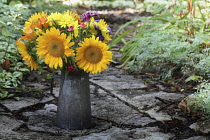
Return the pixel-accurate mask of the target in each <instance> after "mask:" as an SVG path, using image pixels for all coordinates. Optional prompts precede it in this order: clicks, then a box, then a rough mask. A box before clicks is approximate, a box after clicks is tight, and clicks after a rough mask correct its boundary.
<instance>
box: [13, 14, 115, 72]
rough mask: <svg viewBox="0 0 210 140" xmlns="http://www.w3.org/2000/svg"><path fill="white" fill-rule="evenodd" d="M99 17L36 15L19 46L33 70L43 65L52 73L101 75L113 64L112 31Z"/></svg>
mask: <svg viewBox="0 0 210 140" xmlns="http://www.w3.org/2000/svg"><path fill="white" fill-rule="evenodd" d="M97 17H99V15H98V14H97V13H94V12H86V13H84V14H82V15H81V16H79V15H78V14H76V13H73V12H72V11H69V10H68V11H65V12H63V13H57V12H56V13H51V14H49V15H48V14H47V13H44V12H40V13H35V14H33V15H32V16H31V17H30V18H29V19H28V20H27V21H26V22H25V25H24V28H23V36H22V37H21V38H20V39H18V41H17V42H16V45H17V46H18V47H17V48H18V50H19V51H20V54H21V56H22V59H23V61H25V62H27V64H28V67H30V68H31V70H37V69H38V68H39V67H40V66H41V65H42V64H46V65H48V66H49V67H50V68H53V69H58V68H60V69H63V70H67V71H76V70H79V69H83V70H84V71H85V72H87V73H92V74H94V73H99V72H102V71H103V70H105V69H107V65H109V64H110V61H112V60H111V59H112V52H111V51H110V48H109V47H108V46H107V44H106V43H108V42H109V41H110V40H111V37H112V30H111V28H110V27H109V25H108V24H107V23H106V22H105V21H104V20H103V19H97V20H96V19H95V18H97Z"/></svg>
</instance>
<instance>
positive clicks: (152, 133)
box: [72, 127, 173, 140]
mask: <svg viewBox="0 0 210 140" xmlns="http://www.w3.org/2000/svg"><path fill="white" fill-rule="evenodd" d="M172 137H173V135H172V134H170V133H168V134H164V133H162V132H159V128H157V127H145V128H136V129H122V128H117V127H112V128H110V129H108V130H106V131H103V132H100V133H92V134H89V135H87V136H81V137H74V138H73V139H72V140H169V139H171V138H172Z"/></svg>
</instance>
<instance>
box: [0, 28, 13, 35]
mask: <svg viewBox="0 0 210 140" xmlns="http://www.w3.org/2000/svg"><path fill="white" fill-rule="evenodd" d="M1 33H2V35H4V36H12V35H13V33H11V32H8V31H7V30H6V27H2V30H1Z"/></svg>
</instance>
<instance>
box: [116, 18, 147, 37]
mask: <svg viewBox="0 0 210 140" xmlns="http://www.w3.org/2000/svg"><path fill="white" fill-rule="evenodd" d="M147 19H148V18H139V19H135V20H131V21H129V22H127V23H125V24H124V25H122V26H121V27H120V28H119V29H118V30H117V31H116V33H115V35H114V37H116V35H118V34H119V32H120V31H121V30H122V29H123V28H125V27H127V26H128V25H130V24H133V23H136V22H138V21H140V20H147Z"/></svg>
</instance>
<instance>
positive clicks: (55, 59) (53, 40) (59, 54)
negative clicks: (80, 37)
mask: <svg viewBox="0 0 210 140" xmlns="http://www.w3.org/2000/svg"><path fill="white" fill-rule="evenodd" d="M70 40H71V37H66V34H64V33H62V34H61V33H60V31H59V29H56V28H55V27H52V28H50V29H49V30H46V33H43V35H42V36H40V37H38V38H37V41H38V42H37V54H38V55H40V57H39V58H40V59H42V58H44V62H45V63H46V64H48V65H49V67H50V68H53V67H54V68H55V69H57V68H58V67H61V68H62V67H63V61H62V58H64V59H66V57H69V56H73V55H74V51H73V50H72V49H70V47H71V46H72V45H74V42H69V41H70Z"/></svg>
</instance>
